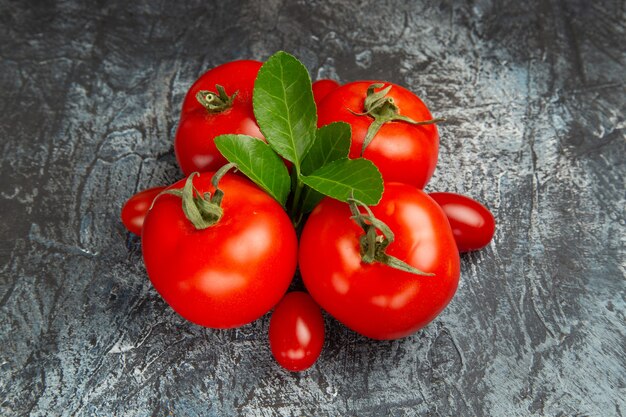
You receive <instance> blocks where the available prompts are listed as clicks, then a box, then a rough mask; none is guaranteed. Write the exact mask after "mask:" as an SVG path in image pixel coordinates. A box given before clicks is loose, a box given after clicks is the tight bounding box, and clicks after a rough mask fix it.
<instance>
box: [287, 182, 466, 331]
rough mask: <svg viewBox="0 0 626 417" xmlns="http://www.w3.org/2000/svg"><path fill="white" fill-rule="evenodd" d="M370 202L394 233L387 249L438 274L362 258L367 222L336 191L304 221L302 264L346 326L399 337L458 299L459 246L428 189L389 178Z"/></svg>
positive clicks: (315, 290)
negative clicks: (354, 215) (355, 215)
mask: <svg viewBox="0 0 626 417" xmlns="http://www.w3.org/2000/svg"><path fill="white" fill-rule="evenodd" d="M371 209H372V211H373V213H374V215H375V216H376V217H377V218H378V219H379V220H381V221H383V222H384V223H386V224H387V226H389V227H390V228H391V230H392V231H393V233H394V234H395V241H394V242H392V243H391V244H390V245H389V247H388V248H387V251H386V253H387V254H388V255H391V256H394V257H396V258H398V259H400V260H402V261H404V262H406V263H407V264H409V265H411V266H413V267H415V268H417V269H419V270H421V271H423V272H427V273H434V274H435V276H419V275H414V274H411V273H409V272H404V271H400V270H398V269H394V268H391V267H390V266H387V265H383V264H381V263H378V262H374V263H371V264H366V263H364V262H363V261H362V258H361V254H360V245H359V239H360V237H361V236H362V235H363V233H364V232H363V230H362V229H361V228H360V227H359V226H358V225H357V224H356V223H355V222H354V221H353V220H351V219H350V216H351V213H350V209H349V207H348V205H346V204H344V203H341V202H339V201H337V200H333V199H330V198H325V199H324V200H322V202H321V203H320V204H319V205H318V206H317V207H316V208H315V209H314V210H313V212H312V213H311V215H310V216H309V219H308V220H307V222H306V224H305V226H304V229H303V231H302V235H301V238H300V252H299V265H300V272H301V273H302V278H303V280H304V284H305V285H306V288H307V289H308V291H309V293H310V294H311V296H312V297H313V298H314V299H315V301H317V303H318V304H319V305H320V306H321V307H322V308H323V309H324V310H326V311H328V313H330V314H331V315H332V316H334V317H335V318H336V319H337V320H339V321H340V322H342V323H343V324H345V325H346V326H347V327H349V328H351V329H352V330H354V331H356V332H358V333H360V334H362V335H364V336H367V337H371V338H373V339H396V338H400V337H404V336H407V335H410V334H411V333H414V332H415V331H417V330H419V329H420V328H422V327H424V326H425V325H426V324H428V323H429V322H430V321H431V320H433V319H434V318H435V317H436V316H437V314H439V313H440V312H441V311H442V310H443V309H444V308H445V306H446V305H447V304H448V302H449V301H450V300H451V299H452V296H453V295H454V293H455V291H456V288H457V285H458V281H459V254H458V250H457V248H456V244H455V243H454V237H453V236H452V231H451V230H450V225H449V224H448V220H447V219H446V216H445V214H444V213H443V211H442V209H441V208H440V207H439V206H438V205H437V203H435V201H434V200H432V199H431V198H430V197H428V195H427V194H426V193H424V192H423V191H421V190H419V189H417V188H415V187H412V186H409V185H406V184H399V183H388V184H386V185H385V192H384V194H383V197H382V200H381V201H380V203H379V204H378V205H376V206H374V207H371Z"/></svg>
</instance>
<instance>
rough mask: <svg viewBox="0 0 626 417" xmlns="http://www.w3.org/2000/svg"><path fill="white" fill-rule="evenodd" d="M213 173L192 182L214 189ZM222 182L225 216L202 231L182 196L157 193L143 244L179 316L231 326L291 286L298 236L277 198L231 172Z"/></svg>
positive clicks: (157, 282)
mask: <svg viewBox="0 0 626 417" xmlns="http://www.w3.org/2000/svg"><path fill="white" fill-rule="evenodd" d="M211 177H212V173H204V174H202V175H200V176H198V177H196V178H194V185H195V187H196V188H197V189H198V190H199V191H200V192H201V193H205V192H211V193H213V192H214V189H213V187H212V185H211V183H210V181H211ZM184 183H185V180H181V181H179V182H177V183H175V184H174V185H172V186H171V187H170V188H182V187H183V185H184ZM219 186H220V189H222V190H223V191H224V197H223V200H222V205H221V207H222V209H223V215H222V217H221V219H220V220H219V221H218V222H217V223H216V224H214V225H213V226H210V227H208V228H206V229H202V230H197V229H196V228H195V227H194V226H193V224H192V223H191V222H190V221H189V220H188V219H187V218H186V217H185V215H184V213H183V210H182V202H181V199H180V198H179V197H177V196H173V195H169V194H165V195H162V196H160V197H159V198H158V199H157V200H156V202H155V203H154V206H153V208H152V209H151V210H150V211H149V212H148V215H147V216H146V220H145V223H144V227H143V232H142V250H143V258H144V263H145V265H146V270H147V272H148V276H149V278H150V280H151V281H152V284H153V285H154V288H155V289H156V290H157V292H158V293H159V294H160V295H161V296H162V297H163V299H164V300H165V301H166V302H167V303H168V304H169V305H170V306H171V307H172V308H173V309H174V310H175V311H176V312H177V313H178V314H180V315H181V316H183V317H184V318H186V319H187V320H189V321H192V322H194V323H196V324H199V325H201V326H206V327H212V328H231V327H238V326H242V325H244V324H246V323H250V322H252V321H254V320H256V319H258V318H259V317H261V316H262V315H264V314H265V313H267V312H268V311H269V310H270V309H271V308H272V307H273V306H274V305H275V304H276V303H277V302H278V301H279V300H280V299H281V297H282V296H283V294H284V293H285V292H286V291H287V288H288V286H289V283H290V282H291V279H292V277H293V274H294V272H295V268H296V260H297V238H296V233H295V230H294V228H293V225H292V223H291V220H290V219H289V217H288V216H287V214H286V213H285V211H284V210H283V208H282V207H281V206H280V204H279V203H278V202H276V201H275V200H274V199H273V198H271V197H270V196H269V195H268V194H266V193H265V192H263V191H262V190H261V189H260V188H258V187H257V186H256V185H254V184H253V183H252V182H250V181H248V180H247V179H244V178H241V177H239V176H238V175H234V174H226V175H225V176H224V177H223V178H222V180H221V181H220V184H219Z"/></svg>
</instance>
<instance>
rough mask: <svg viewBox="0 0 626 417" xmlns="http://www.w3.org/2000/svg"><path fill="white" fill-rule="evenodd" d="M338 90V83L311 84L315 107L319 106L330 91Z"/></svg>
mask: <svg viewBox="0 0 626 417" xmlns="http://www.w3.org/2000/svg"><path fill="white" fill-rule="evenodd" d="M338 88H339V83H338V82H337V81H335V80H328V79H323V80H317V81H315V82H314V83H313V100H315V105H317V106H319V104H320V103H321V101H322V99H323V98H324V97H326V96H327V95H328V93H330V92H331V91H334V90H336V89H338Z"/></svg>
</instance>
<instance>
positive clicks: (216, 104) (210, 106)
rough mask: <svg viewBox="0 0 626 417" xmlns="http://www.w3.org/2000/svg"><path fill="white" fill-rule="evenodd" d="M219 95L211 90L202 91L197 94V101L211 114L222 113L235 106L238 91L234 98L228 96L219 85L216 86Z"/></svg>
mask: <svg viewBox="0 0 626 417" xmlns="http://www.w3.org/2000/svg"><path fill="white" fill-rule="evenodd" d="M215 89H216V90H217V93H215V92H213V91H210V90H200V91H198V92H197V93H196V100H198V103H200V104H202V107H204V108H205V109H206V110H207V111H208V112H209V113H221V112H223V111H225V110H228V109H230V108H231V107H232V106H233V100H234V99H235V97H237V93H239V92H238V91H235V92H234V93H233V95H232V96H229V95H228V94H226V90H224V87H222V86H221V85H219V84H215Z"/></svg>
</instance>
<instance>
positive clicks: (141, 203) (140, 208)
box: [120, 187, 165, 236]
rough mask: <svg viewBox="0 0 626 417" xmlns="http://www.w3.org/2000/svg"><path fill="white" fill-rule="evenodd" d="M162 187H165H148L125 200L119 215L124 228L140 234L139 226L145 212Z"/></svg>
mask: <svg viewBox="0 0 626 417" xmlns="http://www.w3.org/2000/svg"><path fill="white" fill-rule="evenodd" d="M164 189H165V187H154V188H148V189H147V190H143V191H140V192H138V193H137V194H135V195H133V196H132V197H131V198H129V199H128V200H126V202H125V203H124V205H123V206H122V212H121V215H120V217H121V219H122V224H124V227H125V228H126V230H128V231H129V232H131V233H134V234H136V235H137V236H141V228H142V227H143V222H144V220H145V218H146V213H148V209H149V208H150V206H151V205H152V201H153V200H154V198H155V197H156V196H157V195H159V193H160V192H161V191H163V190H164Z"/></svg>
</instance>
